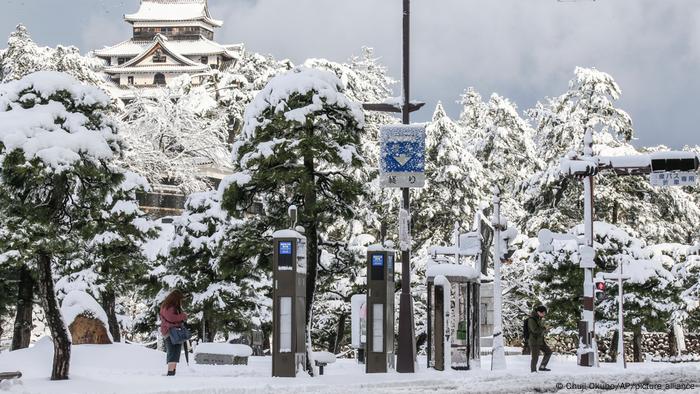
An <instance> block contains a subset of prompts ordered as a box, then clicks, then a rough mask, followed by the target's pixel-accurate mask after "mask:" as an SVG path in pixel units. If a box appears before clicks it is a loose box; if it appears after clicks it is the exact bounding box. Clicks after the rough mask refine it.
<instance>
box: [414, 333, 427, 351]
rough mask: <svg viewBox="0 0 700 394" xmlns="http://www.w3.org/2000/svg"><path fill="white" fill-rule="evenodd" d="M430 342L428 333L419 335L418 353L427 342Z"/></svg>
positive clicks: (417, 339) (417, 342) (417, 341)
mask: <svg viewBox="0 0 700 394" xmlns="http://www.w3.org/2000/svg"><path fill="white" fill-rule="evenodd" d="M427 340H428V334H427V333H421V334H420V335H418V337H417V338H416V352H419V351H420V348H421V346H423V344H425V342H426V341H427Z"/></svg>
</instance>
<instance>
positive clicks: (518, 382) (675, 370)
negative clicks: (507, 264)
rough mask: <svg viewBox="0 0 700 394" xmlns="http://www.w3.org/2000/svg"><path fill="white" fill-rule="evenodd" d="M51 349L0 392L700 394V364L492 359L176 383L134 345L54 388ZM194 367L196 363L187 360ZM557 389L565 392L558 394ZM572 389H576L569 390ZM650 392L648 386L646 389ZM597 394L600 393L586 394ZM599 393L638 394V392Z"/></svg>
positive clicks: (195, 377) (259, 363)
mask: <svg viewBox="0 0 700 394" xmlns="http://www.w3.org/2000/svg"><path fill="white" fill-rule="evenodd" d="M52 353H53V347H52V344H51V341H50V340H48V339H42V340H41V341H39V342H37V344H36V345H35V346H33V347H32V348H29V349H25V350H19V351H15V352H6V353H2V354H0V371H15V370H20V371H21V372H22V373H23V374H24V376H23V377H22V379H20V380H18V381H14V382H12V381H4V382H2V383H0V392H7V393H52V394H65V393H91V394H99V393H193V394H224V393H280V392H282V393H284V394H293V393H342V394H345V393H347V394H354V393H360V392H362V393H422V392H431V393H455V392H457V393H530V392H557V391H561V392H575V391H578V392H580V391H581V390H580V389H566V385H567V384H569V385H571V384H577V385H584V386H585V387H589V385H591V384H607V385H615V384H617V385H619V384H627V383H629V384H635V383H636V384H645V383H646V384H647V385H656V384H660V385H661V388H660V389H658V390H655V389H648V388H647V389H645V390H640V391H639V392H648V393H652V392H659V391H664V392H666V393H670V392H682V393H694V392H699V391H700V364H699V363H687V364H661V363H652V362H648V363H641V364H629V368H628V369H627V370H623V369H621V367H619V366H617V365H616V364H602V365H601V368H584V367H578V366H576V362H575V359H574V358H573V357H569V356H554V357H553V358H552V360H551V361H550V365H549V366H550V367H551V368H552V370H553V371H552V372H548V373H537V374H531V373H530V372H529V358H528V356H509V357H507V358H506V360H507V361H506V362H507V364H508V369H507V370H504V371H494V372H492V371H490V370H489V363H490V357H489V356H484V357H482V367H483V369H481V370H474V371H450V372H439V371H434V370H429V369H426V368H425V367H424V366H425V359H424V358H419V362H420V364H419V367H420V368H419V370H418V372H417V373H415V374H398V373H396V372H392V373H387V374H369V375H368V374H365V373H364V369H363V366H362V365H358V364H356V363H355V361H354V360H349V359H340V360H338V361H337V362H336V363H335V364H332V365H329V366H328V367H326V373H325V375H324V376H320V377H316V378H310V377H304V378H272V377H270V371H271V365H270V363H271V358H270V357H251V358H250V362H249V365H235V366H234V365H231V366H213V365H195V364H194V363H193V362H191V364H190V365H189V366H187V365H186V364H184V358H183V359H182V361H183V363H182V364H180V365H179V367H178V371H177V376H175V377H168V376H164V375H165V354H164V353H162V352H159V351H156V350H151V349H146V348H143V347H139V346H137V345H127V344H122V343H116V344H112V345H78V346H74V347H73V358H72V361H71V379H70V380H68V381H61V382H52V381H50V380H49V379H48V376H49V374H50V369H51V359H52ZM190 359H191V360H192V359H193V358H192V357H190ZM672 383H673V384H684V383H685V384H694V387H695V388H694V389H690V390H676V391H674V390H668V391H665V390H664V389H665V387H666V384H672ZM557 384H560V385H562V388H561V389H558V388H557ZM569 387H571V386H569ZM647 387H649V386H647ZM586 392H596V390H592V391H590V390H586ZM597 392H633V387H629V388H627V389H625V388H624V387H623V389H622V390H599V391H597Z"/></svg>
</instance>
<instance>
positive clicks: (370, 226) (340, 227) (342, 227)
mask: <svg viewBox="0 0 700 394" xmlns="http://www.w3.org/2000/svg"><path fill="white" fill-rule="evenodd" d="M304 65H305V66H306V67H310V68H314V69H320V70H326V71H330V72H332V73H334V74H335V75H336V76H337V77H338V79H340V81H341V82H342V83H343V87H344V89H345V92H346V95H347V97H348V98H349V99H351V100H353V101H357V102H361V103H381V102H385V101H387V100H388V99H389V98H390V96H391V87H392V85H393V84H394V83H395V81H394V80H393V79H392V78H391V77H389V76H388V75H387V70H386V67H384V66H383V65H382V64H381V63H380V62H379V59H378V58H376V57H375V55H374V51H373V50H372V49H371V48H363V49H362V53H361V54H360V55H359V56H353V57H352V58H351V59H350V60H349V62H346V63H337V62H332V61H329V60H326V59H309V60H307V61H306V62H305V63H304ZM396 122H397V119H396V118H395V117H392V116H390V115H388V114H387V113H384V112H372V111H365V127H364V130H363V133H362V134H361V139H360V143H361V146H362V151H363V152H364V156H365V160H366V161H365V163H366V164H365V166H364V168H363V172H364V175H363V177H364V178H365V179H370V180H372V181H371V182H368V184H367V186H368V194H367V195H365V196H360V197H359V198H358V200H357V201H356V203H355V204H354V205H355V207H354V212H355V215H354V217H353V218H352V219H351V220H348V221H345V220H338V221H337V222H336V223H335V224H334V225H333V226H332V227H331V228H329V230H328V231H327V232H326V234H323V235H322V238H321V243H320V247H321V250H322V253H323V255H322V257H321V260H320V262H319V272H318V282H317V292H316V294H317V300H316V302H315V304H314V310H313V320H314V321H313V331H312V337H313V338H312V339H313V340H314V341H315V342H316V343H322V344H324V345H325V346H327V348H328V349H329V351H334V350H335V349H339V348H340V347H341V346H343V345H344V344H346V343H347V338H348V337H349V326H348V324H347V321H348V317H349V313H350V298H351V297H352V296H353V295H354V294H359V293H362V292H364V291H366V287H365V283H364V280H363V278H362V277H361V276H359V273H360V272H364V268H365V265H366V257H365V256H366V250H365V249H364V246H366V245H368V244H370V243H376V242H379V238H380V230H381V228H382V226H384V228H385V229H390V230H392V229H394V228H396V226H395V222H396V220H395V219H396V216H397V212H398V208H397V206H398V203H399V200H398V193H397V191H396V190H395V189H383V188H381V187H380V186H379V182H378V180H379V179H378V168H379V167H378V162H379V144H377V141H378V140H379V128H380V127H381V126H382V125H386V124H394V123H396ZM388 232H389V231H388ZM389 235H391V234H389Z"/></svg>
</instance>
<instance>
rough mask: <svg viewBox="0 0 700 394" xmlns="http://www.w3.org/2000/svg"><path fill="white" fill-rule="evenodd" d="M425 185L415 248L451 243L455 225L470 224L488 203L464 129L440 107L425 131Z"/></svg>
mask: <svg viewBox="0 0 700 394" xmlns="http://www.w3.org/2000/svg"><path fill="white" fill-rule="evenodd" d="M425 143H426V147H425V150H426V152H425V175H426V179H427V181H426V185H425V187H424V188H422V189H420V190H418V198H417V199H416V202H415V204H416V206H418V207H420V209H417V210H416V211H415V212H414V213H413V220H412V223H413V232H414V234H415V235H414V237H413V238H414V247H415V248H416V249H419V248H421V247H422V246H424V245H426V243H428V244H432V245H438V244H442V245H444V244H447V243H451V242H452V231H453V228H454V224H455V223H470V222H471V219H472V217H473V215H474V213H475V212H476V211H477V209H478V208H479V207H480V204H481V203H483V202H486V201H487V197H486V190H485V188H486V187H488V185H487V184H486V182H485V181H486V180H487V179H488V176H487V175H486V173H485V172H484V169H483V168H482V166H481V163H479V161H478V160H477V159H476V158H475V157H474V156H472V154H471V153H469V151H468V150H467V149H466V147H465V145H464V144H463V142H462V140H461V129H460V128H459V127H458V126H457V125H456V124H455V123H454V122H452V120H451V119H450V118H449V117H448V116H447V114H446V113H445V109H444V108H443V107H442V103H438V104H437V107H436V108H435V112H434V114H433V120H432V123H431V124H430V125H429V126H428V127H427V129H426V142H425Z"/></svg>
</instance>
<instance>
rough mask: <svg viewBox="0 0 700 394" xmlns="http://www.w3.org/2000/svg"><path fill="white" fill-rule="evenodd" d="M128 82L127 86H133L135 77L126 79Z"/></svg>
mask: <svg viewBox="0 0 700 394" xmlns="http://www.w3.org/2000/svg"><path fill="white" fill-rule="evenodd" d="M126 81H127V84H128V85H133V84H134V77H133V76H129V77H127V78H126Z"/></svg>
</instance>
